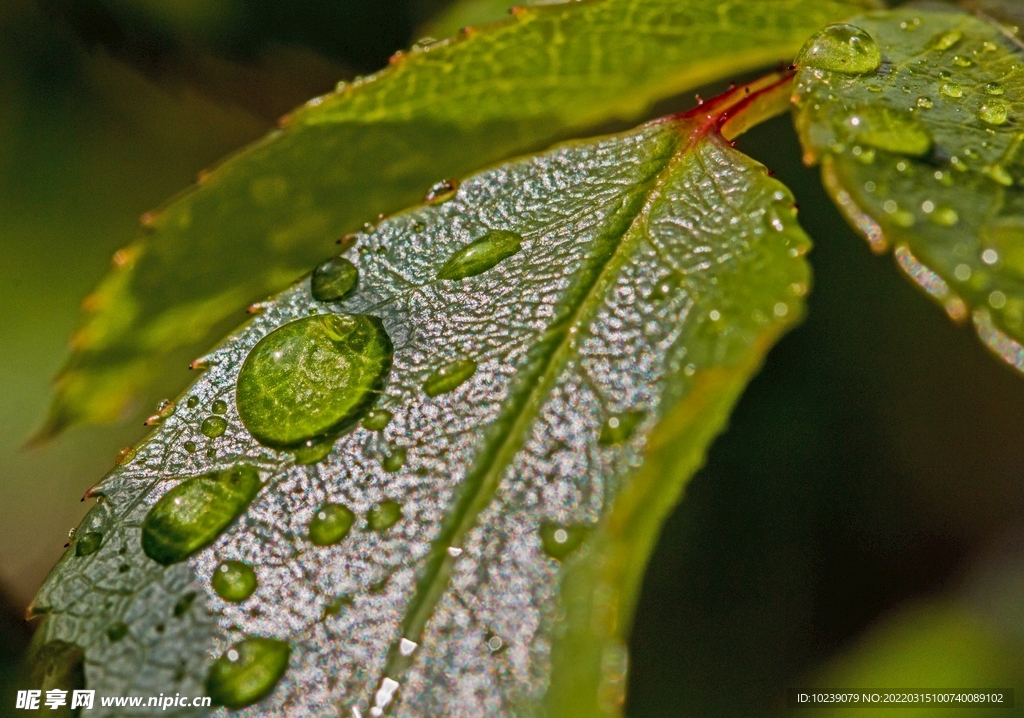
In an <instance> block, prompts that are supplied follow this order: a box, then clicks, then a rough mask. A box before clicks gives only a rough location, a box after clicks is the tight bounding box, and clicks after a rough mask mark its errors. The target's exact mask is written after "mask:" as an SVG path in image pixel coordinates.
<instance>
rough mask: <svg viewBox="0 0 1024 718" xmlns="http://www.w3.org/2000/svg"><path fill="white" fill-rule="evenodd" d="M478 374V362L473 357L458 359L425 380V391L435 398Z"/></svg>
mask: <svg viewBox="0 0 1024 718" xmlns="http://www.w3.org/2000/svg"><path fill="white" fill-rule="evenodd" d="M474 374H476V362H475V361H473V360H472V359H458V360H456V361H453V362H450V363H448V364H445V365H444V366H443V367H441V368H440V369H438V370H437V371H435V372H434V373H433V374H431V375H430V376H428V377H427V379H426V381H424V382H423V392H424V393H425V394H426V395H427V396H429V397H431V398H433V397H435V396H439V395H440V394H447V393H448V392H449V391H452V390H454V389H455V388H457V387H458V386H459V385H461V384H462V383H463V382H465V381H466V380H468V379H469V378H470V377H471V376H473V375H474Z"/></svg>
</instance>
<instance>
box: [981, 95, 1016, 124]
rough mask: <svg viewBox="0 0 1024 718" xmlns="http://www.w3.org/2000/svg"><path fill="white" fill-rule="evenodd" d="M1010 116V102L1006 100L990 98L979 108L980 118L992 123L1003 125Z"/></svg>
mask: <svg viewBox="0 0 1024 718" xmlns="http://www.w3.org/2000/svg"><path fill="white" fill-rule="evenodd" d="M1009 116H1010V103H1009V102H1007V101H1006V100H988V101H986V102H985V103H984V104H983V105H982V106H981V107H979V108H978V119H979V120H981V121H982V122H986V123H988V124H990V125H1002V124H1005V123H1006V120H1007V119H1009Z"/></svg>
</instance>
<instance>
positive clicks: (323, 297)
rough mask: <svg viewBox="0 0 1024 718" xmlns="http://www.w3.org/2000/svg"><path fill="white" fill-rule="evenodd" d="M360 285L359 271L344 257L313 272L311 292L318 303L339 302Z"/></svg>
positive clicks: (331, 261)
mask: <svg viewBox="0 0 1024 718" xmlns="http://www.w3.org/2000/svg"><path fill="white" fill-rule="evenodd" d="M358 283H359V270H358V269H356V265H354V264H352V262H350V261H348V260H347V259H345V258H344V257H335V258H334V259H328V260H327V261H326V262H324V263H322V264H320V265H319V266H318V267H317V268H316V269H314V270H313V276H312V277H310V278H309V291H310V293H311V294H312V295H313V299H315V300H317V301H318V302H338V301H341V300H342V299H344V298H345V297H347V296H348V295H349V294H351V293H352V291H353V290H354V289H355V288H356V284H358Z"/></svg>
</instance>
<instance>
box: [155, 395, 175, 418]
mask: <svg viewBox="0 0 1024 718" xmlns="http://www.w3.org/2000/svg"><path fill="white" fill-rule="evenodd" d="M177 408H178V405H177V404H176V403H174V402H173V401H171V400H170V399H164V400H163V401H161V402H160V403H159V404H157V406H156V415H157V416H159V417H160V418H161V419H168V418H170V417H172V416H174V411H175V409H177Z"/></svg>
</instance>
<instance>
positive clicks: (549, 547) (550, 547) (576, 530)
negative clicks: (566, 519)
mask: <svg viewBox="0 0 1024 718" xmlns="http://www.w3.org/2000/svg"><path fill="white" fill-rule="evenodd" d="M588 531H589V529H588V528H587V527H586V526H583V525H580V524H572V525H563V524H555V523H543V524H541V526H540V540H541V545H542V546H543V547H544V553H546V554H547V555H548V556H550V557H551V558H555V559H558V560H559V561H561V560H563V559H564V558H566V557H567V556H568V555H569V554H571V553H572V552H573V551H575V550H576V549H578V548H579V547H580V544H582V543H583V539H585V538H586V537H587V533H588Z"/></svg>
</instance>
